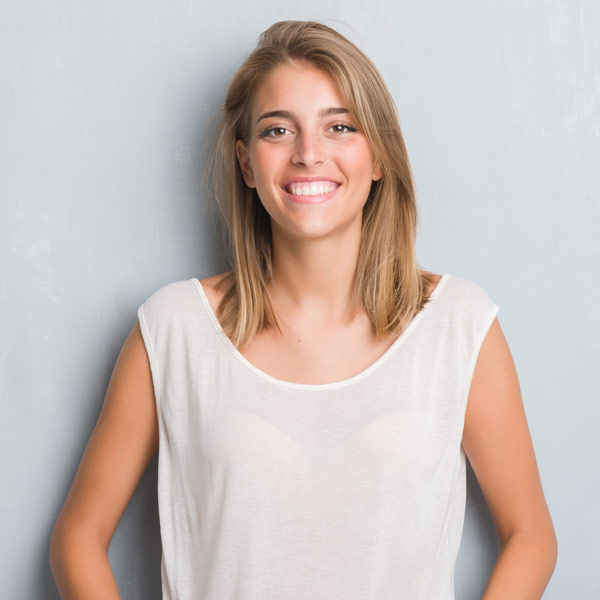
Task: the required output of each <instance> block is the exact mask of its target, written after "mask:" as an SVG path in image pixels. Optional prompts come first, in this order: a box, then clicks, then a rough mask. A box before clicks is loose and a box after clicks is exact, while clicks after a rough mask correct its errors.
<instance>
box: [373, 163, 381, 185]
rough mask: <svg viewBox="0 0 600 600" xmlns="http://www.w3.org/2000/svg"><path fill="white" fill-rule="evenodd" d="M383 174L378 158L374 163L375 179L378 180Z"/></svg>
mask: <svg viewBox="0 0 600 600" xmlns="http://www.w3.org/2000/svg"><path fill="white" fill-rule="evenodd" d="M382 175H383V172H382V171H381V164H380V163H379V161H378V160H376V161H375V164H374V165H373V181H377V180H378V179H381V177H382Z"/></svg>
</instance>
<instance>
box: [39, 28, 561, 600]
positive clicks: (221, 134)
mask: <svg viewBox="0 0 600 600" xmlns="http://www.w3.org/2000/svg"><path fill="white" fill-rule="evenodd" d="M209 172H210V173H211V174H212V175H213V188H214V192H215V195H216V200H217V201H218V205H219V206H220V208H221V211H222V215H223V216H224V220H225V223H226V224H227V226H228V228H229V237H228V241H229V242H230V244H229V251H230V255H231V256H230V258H231V263H232V265H233V269H232V270H231V271H229V272H227V273H222V274H219V275H216V276H214V277H209V278H206V279H203V280H201V281H200V280H199V279H197V278H195V277H193V278H191V279H188V280H184V281H177V282H174V283H170V284H168V285H165V286H163V287H162V288H160V289H159V290H157V291H156V292H155V293H154V294H152V296H151V297H150V298H149V299H148V300H147V301H146V302H145V303H144V304H143V305H142V306H141V307H140V308H139V310H138V317H139V319H138V322H136V324H135V326H134V327H133V329H132V331H131V333H130V335H129V337H128V339H127V341H126V343H125V345H124V347H123V350H122V351H121V354H120V356H119V358H118V360H117V364H116V366H115V370H114V373H113V376H112V378H111V382H110V385H109V388H108V391H107V396H106V400H105V404H104V407H103V410H102V413H101V415H100V418H99V421H98V424H97V425H96V428H95V430H94V433H93V435H92V437H91V440H90V443H89V444H88V447H87V448H86V451H85V454H84V456H83V459H82V462H81V465H80V468H79V471H78V473H77V476H76V478H75V481H74V483H73V486H72V489H71V490H70V492H69V495H68V497H67V500H66V502H65V506H64V508H63V510H62V512H61V514H60V516H59V518H58V520H57V524H56V526H55V530H54V532H53V539H52V543H51V554H50V559H51V565H52V570H53V573H54V576H55V579H56V581H57V584H58V587H59V590H60V592H61V594H62V596H63V598H65V599H66V598H69V599H70V598H83V597H87V596H86V594H87V593H88V590H90V589H94V590H96V591H97V594H98V595H97V597H102V598H118V592H117V588H116V585H115V582H114V578H113V576H112V572H111V570H110V566H109V563H108V560H107V549H108V545H109V543H110V540H111V537H112V535H113V533H114V530H115V528H116V526H117V523H118V522H119V519H120V517H121V515H122V513H123V511H124V510H125V508H126V506H127V503H128V502H129V499H130V498H131V495H132V494H133V492H134V490H135V488H136V485H137V483H138V481H139V479H140V477H141V476H142V474H143V472H144V470H145V468H146V466H147V464H148V462H149V460H150V459H151V457H152V456H153V454H154V452H155V451H156V450H157V449H159V483H158V497H159V509H160V521H161V537H162V544H163V557H162V568H161V575H162V591H163V598H165V599H169V600H174V599H175V598H177V599H182V600H184V599H192V598H193V599H199V598H202V599H204V598H206V599H209V598H210V599H225V598H227V599H234V598H261V599H263V598H264V599H280V598H281V599H286V600H295V599H298V600H299V599H302V600H306V599H308V598H311V599H327V600H332V599H342V598H343V599H350V598H357V599H361V600H365V599H378V600H381V599H383V598H395V599H399V598H402V599H407V600H408V599H410V600H416V599H422V598H423V599H424V598H431V599H436V600H439V599H450V598H454V590H453V578H454V565H455V561H456V556H457V553H458V549H459V544H460V537H461V533H462V526H463V516H464V508H465V466H466V463H465V458H466V456H468V458H469V461H470V463H471V465H472V467H473V469H474V472H475V474H476V476H477V479H478V481H479V484H480V486H481V488H482V490H483V493H484V495H485V498H486V500H487V502H488V504H489V507H490V510H491V512H492V516H493V518H494V522H495V524H496V527H497V530H498V535H499V538H500V541H501V553H500V556H499V558H498V561H497V563H496V565H495V567H494V570H493V572H492V576H491V578H490V581H489V584H488V586H487V589H486V592H485V595H484V598H485V600H494V599H495V598H506V597H510V598H514V599H518V598H523V599H525V598H527V599H530V598H540V597H541V596H542V592H543V590H544V589H545V586H546V584H547V582H548V580H549V578H550V576H551V574H552V571H553V569H554V565H555V561H556V552H557V544H556V537H555V534H554V529H553V525H552V521H551V518H550V515H549V512H548V508H547V505H546V502H545V499H544V495H543V490H542V486H541V483H540V479H539V474H538V470H537V465H536V461H535V455H534V451H533V448H532V444H531V439H530V436H529V431H528V427H527V422H526V419H525V414H524V410H523V405H522V400H521V396H520V390H519V384H518V380H517V375H516V372H515V368H514V364H513V361H512V358H511V355H510V350H509V348H508V346H507V343H506V340H505V339H504V336H503V333H502V330H501V328H500V325H499V323H498V320H497V317H496V315H497V313H498V306H497V305H496V304H494V303H493V302H492V300H491V299H490V297H489V296H488V295H487V294H486V292H485V291H484V290H483V289H482V288H481V287H479V286H478V285H477V284H476V283H474V282H472V281H469V280H467V279H464V278H460V277H457V276H453V275H450V274H448V273H444V274H443V275H436V274H433V273H429V272H425V271H422V270H420V269H419V268H417V265H416V261H415V229H416V224H417V206H416V203H415V192H414V185H413V178H412V174H411V169H410V165H409V161H408V157H407V153H406V149H405V145H404V141H403V138H402V134H401V131H400V126H399V123H398V119H397V115H396V112H395V107H394V103H393V100H392V98H391V96H390V94H389V92H388V90H387V88H386V86H385V83H384V82H383V80H382V78H381V76H380V74H379V73H378V71H377V69H376V68H375V66H374V65H373V64H372V63H371V61H370V60H369V59H368V58H367V57H366V56H365V55H364V54H363V53H362V52H361V51H360V50H359V49H358V48H356V47H355V46H354V45H353V44H351V43H350V42H349V41H348V40H347V39H345V38H344V37H343V36H341V35H340V34H339V33H337V32H336V31H334V30H333V29H330V28H329V27H327V26H325V25H322V24H319V23H315V22H302V21H284V22H279V23H275V24H274V25H273V26H271V27H270V28H269V29H268V30H267V31H265V32H264V33H263V34H262V36H261V38H260V40H259V43H258V45H257V48H256V49H255V50H254V51H253V52H252V53H251V55H250V56H249V57H248V58H247V60H246V61H245V62H244V64H243V65H242V67H241V68H240V70H239V71H238V73H237V74H236V75H235V76H234V78H233V80H232V82H231V84H230V87H229V90H228V93H227V97H226V100H225V104H224V109H223V115H222V121H221V125H220V127H219V129H218V134H217V140H216V144H215V147H214V152H213V157H212V160H211V161H210V163H209Z"/></svg>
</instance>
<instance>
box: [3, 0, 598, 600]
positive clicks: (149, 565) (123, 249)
mask: <svg viewBox="0 0 600 600" xmlns="http://www.w3.org/2000/svg"><path fill="white" fill-rule="evenodd" d="M297 4H298V8H293V9H291V8H290V3H289V2H288V1H287V0H286V1H281V0H270V1H269V2H264V3H263V5H262V6H260V7H257V6H250V7H248V6H246V5H244V4H243V3H241V2H232V1H231V0H225V1H223V2H219V3H218V5H215V6H212V5H210V4H208V3H205V2H199V1H196V0H186V1H185V2H184V1H182V0H169V2H167V1H166V0H156V1H154V2H150V3H147V2H140V1H135V0H119V1H118V2H117V1H111V0H103V1H102V2H99V1H91V2H71V1H67V0H55V1H54V2H47V1H42V0H21V1H20V2H10V3H9V2H7V1H4V2H2V5H1V7H0V29H1V36H0V65H1V68H0V77H1V80H0V99H1V107H2V117H1V124H2V134H1V135H0V147H1V152H2V155H1V158H0V169H1V170H2V188H1V189H2V199H1V205H0V248H1V254H0V259H1V262H0V403H1V404H0V417H1V418H0V445H1V448H2V455H1V459H0V469H1V473H0V478H1V482H2V494H1V498H0V515H2V516H1V527H2V530H1V531H0V539H1V540H2V547H1V550H0V565H1V566H0V581H1V582H2V596H3V597H5V598H19V599H20V600H29V599H30V600H39V599H40V598H42V599H54V598H58V594H57V592H56V589H55V587H54V584H53V581H52V577H51V575H50V571H49V567H48V562H47V552H48V540H49V535H50V531H51V528H52V526H53V523H54V520H55V518H56V516H57V514H58V511H59V509H60V507H61V505H62V503H63V501H64V499H65V495H66V493H67V491H68V488H69V485H70V483H71V481H72V478H73V476H74V474H75V470H76V468H77V465H78V463H79V460H80V458H81V454H82V452H83V450H84V447H85V444H86V442H87V440H88V437H89V435H90V433H91V431H92V428H93V426H94V423H95V421H96V419H97V417H98V414H99V412H100V408H101V405H102V402H103V398H104V394H105V391H106V387H107V384H108V380H109V377H110V374H111V371H112V368H113V366H114V362H115V360H116V358H117V355H118V352H119V349H120V347H121V345H122V344H123V342H124V340H125V337H126V335H127V333H128V331H129V329H130V328H131V326H132V325H133V323H134V320H135V318H136V315H135V309H136V308H137V306H139V304H140V303H141V302H142V301H143V300H145V299H146V298H147V297H148V296H149V295H150V293H151V292H152V291H154V290H155V289H157V288H158V287H160V286H161V285H164V284H165V283H168V282H170V281H176V280H179V279H183V278H189V277H191V276H198V277H204V276H208V275H212V274H214V273H217V272H219V271H221V270H224V269H225V268H226V266H227V265H225V264H223V263H222V261H221V259H220V258H219V253H218V249H217V247H216V241H217V240H216V237H215V235H214V233H213V231H214V227H213V225H214V220H213V217H212V216H211V214H210V213H209V211H208V209H207V208H206V206H205V205H204V204H203V199H202V194H201V191H200V187H199V186H200V181H199V167H200V162H201V156H202V152H201V150H202V143H203V141H204V139H205V133H206V131H207V127H208V119H209V117H210V115H211V114H212V113H213V111H214V110H215V109H216V108H217V104H218V103H219V102H220V101H221V99H222V97H223V94H224V92H225V89H226V86H227V84H228V81H229V79H230V77H231V76H232V75H233V73H234V71H235V70H236V69H237V67H238V66H239V64H240V62H241V60H242V59H243V58H244V56H245V54H246V53H247V52H248V51H249V50H250V49H251V47H252V45H253V43H254V42H255V40H256V37H257V36H258V34H259V33H260V32H261V31H262V30H263V29H265V28H266V27H267V26H268V25H270V24H271V23H272V22H274V21H277V20H281V19H287V18H299V19H308V18H316V19H321V20H327V22H328V23H329V24H331V25H333V26H334V27H336V28H338V29H339V30H340V31H341V32H342V33H344V34H346V35H347V36H348V37H350V38H351V39H352V40H353V41H355V42H356V43H357V44H358V45H359V46H360V47H362V48H363V49H364V50H365V51H366V52H367V53H368V54H369V55H370V56H371V57H372V58H373V60H374V61H375V63H376V64H377V65H378V67H379V68H380V70H381V72H382V73H383V75H384V77H385V78H386V80H387V82H388V84H389V87H390V89H391V91H392V94H393V96H394V98H395V99H396V103H397V106H398V111H399V114H400V118H401V122H402V126H403V130H404V134H405V138H406V142H407V145H408V149H409V153H410V156H411V159H412V164H413V167H414V170H415V175H416V180H417V187H418V192H419V201H420V207H421V217H422V221H421V226H420V230H419V232H420V233H419V234H420V238H419V247H418V252H419V254H418V259H419V261H420V263H421V264H422V265H423V266H424V267H425V268H428V269H431V270H434V271H436V272H445V271H448V272H450V273H452V274H455V275H460V276H465V277H468V278H472V279H473V280H475V281H477V282H478V283H480V284H481V285H482V286H483V287H484V288H485V289H486V290H487V291H488V292H489V294H490V295H491V297H492V298H493V299H494V301H495V302H497V303H498V304H499V306H500V315H499V319H500V323H501V325H502V327H503V329H504V332H505V335H506V337H507V339H508V341H509V344H510V347H511V349H512V352H513V356H514V359H515V362H516V365H517V370H518V372H519V376H520V381H521V387H522V392H523V398H524V402H525V408H526V413H527V417H528V420H529V425H530V429H531V433H532V437H533V441H534V445H535V449H536V454H537V458H538V462H539V468H540V472H541V476H542V482H543V485H544V490H545V493H546V497H547V500H548V504H549V506H550V510H551V513H552V516H553V518H554V523H555V526H556V530H557V534H558V538H559V560H558V564H557V567H556V570H555V573H554V576H553V579H552V580H551V582H550V584H549V586H548V588H547V591H546V594H545V596H544V597H545V598H548V599H554V600H563V599H564V598H578V599H591V598H598V597H600V575H599V573H598V565H599V564H600V542H599V540H600V523H599V517H598V508H597V506H598V495H599V493H600V479H599V472H600V460H599V456H600V441H599V438H598V435H597V427H598V423H599V422H600V402H599V400H600V393H599V392H600V385H599V382H598V381H599V380H598V359H599V358H600V343H599V342H598V340H599V339H600V310H599V308H598V306H599V302H598V292H599V289H600V288H599V284H598V275H599V274H600V272H599V269H598V265H599V264H600V245H599V242H598V238H597V237H594V236H593V234H595V233H597V229H598V226H599V225H600V204H599V200H600V198H599V196H600V171H599V169H598V166H599V165H600V153H599V142H600V139H599V138H600V47H599V42H598V40H599V39H600V38H599V37H598V31H599V30H600V4H598V2H596V0H562V1H558V0H552V1H550V0H544V1H542V0H528V1H523V0H513V1H510V2H509V1H506V0H504V1H496V2H485V3H482V2H479V1H477V0H461V1H457V2H452V3H448V2H443V1H442V0H437V1H432V0H430V1H425V2H424V1H422V0H419V1H417V0H405V1H404V2H390V1H387V0H385V1H381V2H378V3H376V4H375V5H373V4H372V3H371V2H369V1H367V0H351V1H348V0H345V1H344V2H341V1H338V0H331V1H330V2H327V3H323V2H321V1H316V0H304V1H303V2H302V3H297ZM324 5H325V6H326V7H327V8H323V6H324ZM300 6H302V8H300ZM155 487H156V459H155V460H154V461H153V462H152V464H151V466H150V467H149V469H148V471H147V473H146V474H145V476H144V478H143V480H142V482H141V484H140V487H139V489H138V490H137V492H136V494H135V496H134V498H133V500H132V502H131V504H130V506H129V507H128V509H127V511H126V513H125V515H124V517H123V519H122V521H121V523H120V524H119V527H118V530H117V532H116V534H115V538H114V540H113V543H112V545H111V548H110V560H111V563H112V566H113V569H114V571H115V574H116V577H117V581H118V584H119V587H120V589H121V592H122V594H123V597H124V598H130V599H137V598H140V599H141V598H144V599H150V600H152V599H157V598H160V587H159V582H160V573H159V561H160V539H159V530H158V522H157V505H156V492H155ZM496 552H497V540H496V536H495V531H494V527H493V523H492V521H491V519H490V515H489V512H488V510H487V507H486V505H485V502H484V500H483V497H482V495H481V492H480V490H479V488H478V486H477V483H476V481H475V479H474V477H473V475H472V472H470V471H469V496H468V506H467V515H466V524H465V530H464V536H463V543H462V547H461V552H460V557H459V563H458V566H457V577H456V589H457V600H458V599H460V600H463V599H466V600H471V599H476V598H480V596H481V592H482V590H483V589H484V587H485V585H486V580H487V577H488V576H489V573H490V571H491V569H492V567H493V564H494V561H495V558H496Z"/></svg>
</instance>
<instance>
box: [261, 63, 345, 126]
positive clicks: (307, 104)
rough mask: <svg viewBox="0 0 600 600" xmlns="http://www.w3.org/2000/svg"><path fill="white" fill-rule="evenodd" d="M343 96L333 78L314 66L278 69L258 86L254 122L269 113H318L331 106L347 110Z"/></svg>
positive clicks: (293, 66) (295, 64) (294, 64)
mask: <svg viewBox="0 0 600 600" xmlns="http://www.w3.org/2000/svg"><path fill="white" fill-rule="evenodd" d="M345 105H346V102H345V99H344V96H343V94H342V92H341V90H340V89H339V87H338V85H337V83H336V82H335V81H334V80H333V79H332V78H331V76H330V75H328V74H327V73H325V72H324V71H322V70H321V69H319V68H317V67H315V66H314V65H301V64H299V63H293V64H285V65H278V66H277V67H274V68H273V69H272V70H271V71H270V72H269V73H268V75H266V76H265V78H264V79H263V80H262V81H261V83H260V84H259V85H258V86H257V88H256V91H255V94H254V99H253V109H252V119H253V122H255V121H256V118H257V117H258V116H259V114H260V113H262V112H264V111H268V110H279V109H282V110H286V109H287V110H292V111H294V112H296V111H298V110H306V111H307V112H309V111H314V112H317V111H318V110H319V109H321V108H324V107H330V106H345Z"/></svg>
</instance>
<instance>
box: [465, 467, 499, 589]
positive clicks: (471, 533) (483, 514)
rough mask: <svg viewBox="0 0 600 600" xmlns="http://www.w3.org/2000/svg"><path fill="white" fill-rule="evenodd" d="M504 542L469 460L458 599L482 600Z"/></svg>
mask: <svg viewBox="0 0 600 600" xmlns="http://www.w3.org/2000/svg"><path fill="white" fill-rule="evenodd" d="M499 551H500V542H499V540H498V534H497V532H496V526H495V525H494V520H493V519H492V515H491V513H490V511H489V508H488V505H487V503H486V501H485V497H484V495H483V493H482V491H481V488H480V487H479V483H478V482H477V478H476V477H475V473H474V472H473V468H472V467H471V464H470V463H469V460H468V459H467V502H466V513H465V525H464V531H463V536H462V542H461V546H460V550H459V553H458V558H457V561H456V569H455V579H454V590H455V596H456V598H457V599H459V598H460V599H461V600H480V598H481V597H482V596H483V592H484V591H485V588H486V586H487V584H488V581H489V578H490V575H491V574H492V569H493V568H494V565H495V564H496V560H497V558H498V553H499Z"/></svg>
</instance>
